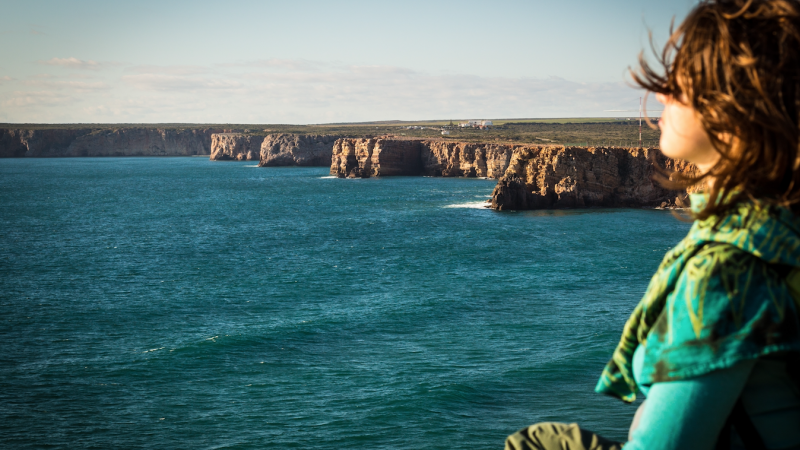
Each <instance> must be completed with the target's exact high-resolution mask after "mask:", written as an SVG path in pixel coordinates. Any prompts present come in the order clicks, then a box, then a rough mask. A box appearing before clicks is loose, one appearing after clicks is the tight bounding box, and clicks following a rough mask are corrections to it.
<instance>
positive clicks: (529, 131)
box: [0, 118, 660, 146]
mask: <svg viewBox="0 0 800 450" xmlns="http://www.w3.org/2000/svg"><path fill="white" fill-rule="evenodd" d="M493 122H494V124H495V126H493V127H490V128H489V129H488V130H479V129H476V128H459V127H457V126H456V127H449V124H450V120H444V121H425V122H401V121H387V122H372V123H354V124H324V125H280V124H189V123H161V124H0V129H3V128H10V129H34V130H46V129H92V130H95V131H101V130H110V129H121V128H160V129H175V130H189V129H209V128H211V129H218V130H225V131H233V132H239V133H245V134H249V135H256V136H259V135H267V134H271V133H297V134H333V135H339V136H348V137H366V136H380V135H395V136H401V137H407V138H419V139H434V138H435V139H442V140H452V141H466V142H489V143H491V142H497V143H514V144H562V145H624V146H628V145H636V143H637V142H638V139H639V124H638V120H620V119H608V118H582V119H504V120H494V121H493ZM453 123H454V124H457V123H458V121H457V120H453ZM409 127H422V128H421V129H409ZM442 127H446V128H447V129H448V131H449V132H450V134H449V135H444V136H443V135H442V134H441V129H442ZM659 136H660V132H659V130H657V129H656V130H653V129H650V128H649V127H647V125H646V124H645V125H643V126H642V139H643V141H644V143H645V145H654V144H655V143H657V142H658V139H659Z"/></svg>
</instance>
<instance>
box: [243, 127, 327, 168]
mask: <svg viewBox="0 0 800 450" xmlns="http://www.w3.org/2000/svg"><path fill="white" fill-rule="evenodd" d="M339 137H340V136H332V135H327V134H305V135H303V134H270V135H267V136H266V137H265V138H264V140H263V141H262V142H261V152H260V162H259V163H258V165H259V167H269V166H325V167H327V166H328V165H329V164H331V155H332V151H333V145H334V142H336V140H337V139H338V138H339Z"/></svg>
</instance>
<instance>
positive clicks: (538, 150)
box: [0, 119, 692, 210]
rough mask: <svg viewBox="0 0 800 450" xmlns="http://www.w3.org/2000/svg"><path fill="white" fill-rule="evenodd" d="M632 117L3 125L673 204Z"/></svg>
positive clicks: (32, 147)
mask: <svg viewBox="0 0 800 450" xmlns="http://www.w3.org/2000/svg"><path fill="white" fill-rule="evenodd" d="M638 136H639V127H638V123H636V122H635V121H632V120H629V119H515V120H506V121H504V120H492V121H456V122H454V121H429V122H400V121H388V122H370V123H357V124H328V125H256V124H154V125H149V124H110V125H108V124H64V125H58V124H53V125H51V124H5V125H4V124H0V157H80V156H208V157H209V158H210V159H212V160H218V161H225V160H247V161H259V164H258V165H259V166H262V167H269V166H322V167H330V173H331V174H332V175H335V176H338V177H341V178H366V177H373V176H394V175H405V176H418V175H425V176H441V177H486V178H493V179H497V180H498V184H497V186H496V187H495V189H494V192H493V193H492V197H491V200H490V202H488V203H489V205H490V206H491V207H492V208H493V209H496V210H525V209H543V208H548V209H549V208H581V207H673V206H676V204H678V203H680V200H679V197H680V196H681V195H682V194H685V193H679V192H674V191H668V190H666V189H664V188H662V187H661V186H659V185H658V184H657V183H655V182H654V181H653V180H652V177H653V174H654V173H655V166H654V164H658V165H659V166H661V167H666V168H669V169H674V170H681V171H690V170H692V167H691V166H689V165H687V164H686V163H684V162H681V161H673V160H670V159H669V158H666V157H664V156H663V155H661V153H660V152H659V151H658V150H656V149H655V148H653V147H654V144H657V142H658V138H659V132H658V130H657V129H656V130H653V129H650V128H648V127H643V129H642V142H641V143H642V145H641V146H640V145H639V141H638Z"/></svg>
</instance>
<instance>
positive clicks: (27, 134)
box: [0, 128, 221, 158]
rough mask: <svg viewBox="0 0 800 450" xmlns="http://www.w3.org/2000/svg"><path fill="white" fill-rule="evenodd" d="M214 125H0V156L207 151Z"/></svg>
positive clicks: (129, 154) (157, 154)
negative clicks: (5, 126) (197, 126)
mask: <svg viewBox="0 0 800 450" xmlns="http://www.w3.org/2000/svg"><path fill="white" fill-rule="evenodd" d="M218 131H221V130H215V129H210V128H209V129H164V128H117V129H92V128H79V129H44V130H31V129H2V130H0V157H5V158H15V157H40V158H41V157H66V156H191V155H207V154H208V149H209V148H210V147H211V135H212V134H213V133H215V132H218Z"/></svg>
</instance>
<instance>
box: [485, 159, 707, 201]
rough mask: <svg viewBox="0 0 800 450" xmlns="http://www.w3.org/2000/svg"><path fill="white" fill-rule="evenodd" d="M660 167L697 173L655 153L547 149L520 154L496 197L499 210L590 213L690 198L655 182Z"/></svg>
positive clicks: (686, 166) (494, 196)
mask: <svg viewBox="0 0 800 450" xmlns="http://www.w3.org/2000/svg"><path fill="white" fill-rule="evenodd" d="M654 163H656V164H659V165H660V166H661V167H667V168H669V169H673V170H679V171H687V172H688V171H691V170H693V167H692V166H691V165H689V164H687V163H685V162H682V161H674V160H671V159H669V158H666V157H665V156H663V155H662V154H661V152H659V151H658V150H654V149H637V148H585V147H563V146H542V147H527V148H519V149H517V151H515V153H514V155H513V157H512V158H511V162H510V164H509V166H508V168H507V169H506V173H505V174H504V175H503V177H502V178H501V179H500V180H499V181H498V183H497V186H496V187H495V189H494V192H492V198H491V206H492V208H493V209H495V210H499V211H503V210H526V209H551V208H587V207H598V206H599V207H648V206H649V207H659V206H660V207H671V206H675V204H676V202H679V201H680V200H679V199H678V197H679V196H681V195H685V192H683V193H680V192H677V191H670V190H668V189H665V188H663V187H661V186H660V185H659V184H658V183H657V182H655V181H653V176H654V175H655V170H656V169H655V167H654Z"/></svg>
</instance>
